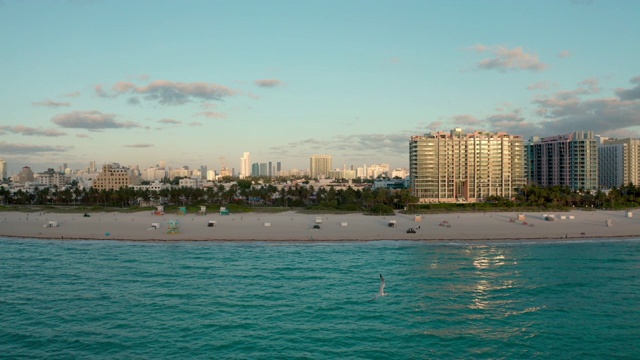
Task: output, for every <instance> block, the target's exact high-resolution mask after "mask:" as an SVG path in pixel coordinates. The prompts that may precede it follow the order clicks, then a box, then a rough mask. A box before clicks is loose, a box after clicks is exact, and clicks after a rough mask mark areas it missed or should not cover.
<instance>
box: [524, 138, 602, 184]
mask: <svg viewBox="0 0 640 360" xmlns="http://www.w3.org/2000/svg"><path fill="white" fill-rule="evenodd" d="M526 159H527V160H526V162H527V167H526V171H527V178H528V180H529V182H530V183H532V184H536V185H539V186H568V187H569V188H570V189H571V190H574V191H575V190H595V189H597V188H598V144H597V141H596V138H595V137H594V135H593V132H592V131H576V132H573V133H571V134H565V135H554V136H547V137H544V138H542V139H537V138H536V139H533V140H532V141H530V142H529V143H528V144H526Z"/></svg>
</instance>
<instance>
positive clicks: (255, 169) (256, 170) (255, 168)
mask: <svg viewBox="0 0 640 360" xmlns="http://www.w3.org/2000/svg"><path fill="white" fill-rule="evenodd" d="M251 176H260V164H258V163H253V164H251Z"/></svg>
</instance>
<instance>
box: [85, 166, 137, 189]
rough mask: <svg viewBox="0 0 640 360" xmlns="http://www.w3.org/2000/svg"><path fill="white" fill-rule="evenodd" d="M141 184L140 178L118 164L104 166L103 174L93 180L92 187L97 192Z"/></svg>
mask: <svg viewBox="0 0 640 360" xmlns="http://www.w3.org/2000/svg"><path fill="white" fill-rule="evenodd" d="M138 184H140V178H139V177H138V176H136V175H135V174H134V173H133V171H132V170H131V169H129V168H127V167H121V166H120V164H118V163H113V164H104V165H102V172H101V173H100V174H98V176H97V177H96V178H95V179H93V183H92V185H91V186H92V187H93V188H95V189H97V190H112V189H113V190H118V189H120V188H121V187H126V186H129V185H138Z"/></svg>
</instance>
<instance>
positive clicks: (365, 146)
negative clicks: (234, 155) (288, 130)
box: [270, 131, 415, 156]
mask: <svg viewBox="0 0 640 360" xmlns="http://www.w3.org/2000/svg"><path fill="white" fill-rule="evenodd" d="M411 135H415V134H414V133H413V132H412V131H411V132H406V133H396V134H353V135H340V136H336V137H334V138H333V139H330V140H318V139H312V138H310V139H306V140H302V141H296V142H290V143H288V144H286V145H282V146H274V147H271V148H270V151H271V153H273V154H282V155H284V154H292V153H297V154H312V153H319V152H324V151H326V149H328V148H331V149H332V150H334V151H337V152H353V153H357V154H359V155H362V154H367V155H370V152H371V149H376V151H380V152H384V153H385V154H394V155H397V154H406V152H407V146H408V145H407V144H408V143H409V139H410V137H411ZM352 156H356V155H353V154H352Z"/></svg>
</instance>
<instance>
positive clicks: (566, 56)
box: [558, 50, 571, 59]
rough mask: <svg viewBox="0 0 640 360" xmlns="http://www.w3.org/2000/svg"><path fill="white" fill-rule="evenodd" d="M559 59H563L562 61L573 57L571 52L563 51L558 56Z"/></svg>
mask: <svg viewBox="0 0 640 360" xmlns="http://www.w3.org/2000/svg"><path fill="white" fill-rule="evenodd" d="M558 57H559V58H561V59H564V58H568V57H571V52H569V50H562V51H560V53H559V54H558Z"/></svg>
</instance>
